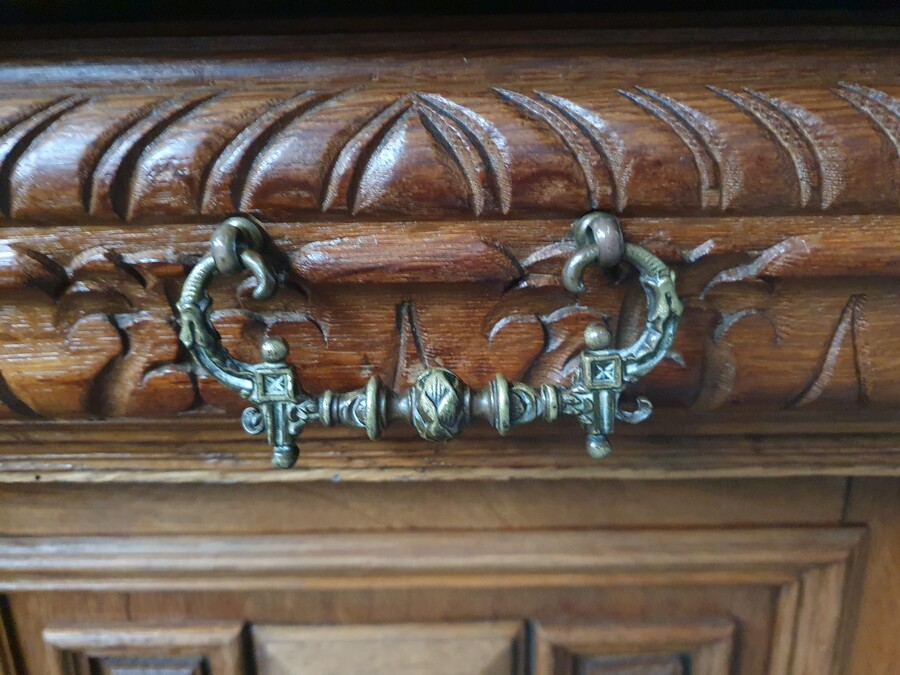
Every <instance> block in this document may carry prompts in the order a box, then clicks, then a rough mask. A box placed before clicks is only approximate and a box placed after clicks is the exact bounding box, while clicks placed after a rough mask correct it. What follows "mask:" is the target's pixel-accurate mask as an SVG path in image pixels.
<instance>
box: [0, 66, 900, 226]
mask: <svg viewBox="0 0 900 675" xmlns="http://www.w3.org/2000/svg"><path fill="white" fill-rule="evenodd" d="M560 67H561V66H560ZM573 79H574V78H573ZM572 86H573V85H572V84H567V83H565V82H559V83H554V85H553V86H550V85H549V84H548V83H546V82H543V83H541V85H540V88H535V87H531V88H529V87H525V88H510V87H499V86H497V87H493V88H491V87H481V88H477V89H475V88H473V89H471V90H467V91H465V92H463V93H452V94H450V93H446V92H440V91H436V92H429V93H423V92H404V91H398V90H385V89H383V88H377V87H376V88H372V87H357V88H352V87H351V88H345V89H323V90H308V89H307V88H306V87H305V86H302V85H294V86H291V85H290V84H289V83H282V84H279V85H278V86H272V87H269V88H263V87H260V86H251V87H249V88H247V87H246V86H242V87H238V88H236V89H234V90H231V89H210V88H208V87H199V86H198V87H193V88H185V87H175V88H169V89H166V88H163V89H161V90H153V92H150V93H148V92H147V91H145V90H136V91H130V92H129V91H124V92H123V91H115V92H113V93H103V92H98V91H96V90H93V89H86V90H84V91H78V90H77V89H76V90H75V91H74V92H73V90H72V89H71V88H67V89H66V90H60V91H55V92H53V91H51V92H41V93H40V94H35V95H32V94H30V93H28V92H27V91H26V92H23V91H22V90H21V89H16V90H14V91H5V92H3V91H0V167H2V172H0V181H2V184H0V211H2V214H3V216H5V217H6V218H8V219H11V220H14V221H32V222H54V223H56V222H63V221H79V220H81V219H83V218H85V217H90V218H92V219H94V220H99V221H104V220H106V221H110V222H118V221H128V222H131V221H142V222H148V221H153V222H160V221H166V220H173V219H184V218H191V217H209V218H214V217H224V216H227V215H228V214H230V213H231V212H233V211H236V210H240V211H244V212H251V213H254V214H256V215H258V216H259V217H261V218H263V219H266V220H273V219H294V218H297V217H300V216H308V215H309V214H326V216H327V217H330V218H337V219H340V218H343V217H346V216H347V215H353V216H357V217H359V216H367V217H401V216H407V217H414V218H416V219H442V218H453V217H459V216H460V215H465V216H469V217H471V216H475V217H507V216H515V217H528V216H532V217H533V216H538V215H563V216H571V215H575V214H577V213H581V212H584V211H585V210H588V209H597V208H599V209H605V210H610V211H615V212H619V213H621V212H624V213H626V214H628V215H653V214H659V215H663V214H680V215H685V214H691V213H696V214H701V213H743V214H754V213H762V212H766V213H769V214H773V213H794V212H799V211H823V210H824V211H835V212H848V211H851V210H852V211H853V212H855V213H896V212H898V211H900V181H898V178H897V175H898V174H897V171H898V163H900V89H898V88H897V87H896V86H891V87H882V86H879V87H872V86H864V85H863V84H855V83H845V82H840V81H834V82H832V83H830V84H829V85H828V86H813V87H796V86H795V87H791V88H777V87H764V88H759V89H756V88H748V87H743V86H741V83H740V82H737V83H735V84H734V86H730V87H723V86H718V85H716V86H713V85H710V86H707V87H694V88H691V87H684V86H677V87H674V88H672V87H660V88H659V89H655V88H649V87H644V86H636V87H632V88H621V89H616V88H609V87H588V88H583V87H582V88H579V89H573V88H572Z"/></svg>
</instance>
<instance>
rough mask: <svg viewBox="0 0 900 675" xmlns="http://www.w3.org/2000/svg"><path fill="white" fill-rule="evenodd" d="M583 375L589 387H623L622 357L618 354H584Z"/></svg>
mask: <svg viewBox="0 0 900 675" xmlns="http://www.w3.org/2000/svg"><path fill="white" fill-rule="evenodd" d="M582 359H583V361H582V367H583V373H582V377H583V379H584V383H585V385H586V386H587V387H588V389H621V388H622V359H621V358H619V356H618V355H616V354H603V355H598V354H591V353H589V352H585V353H584V355H583V356H582Z"/></svg>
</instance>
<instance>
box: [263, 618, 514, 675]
mask: <svg viewBox="0 0 900 675" xmlns="http://www.w3.org/2000/svg"><path fill="white" fill-rule="evenodd" d="M521 631H522V626H521V624H516V623H498V624H491V623H476V624H445V625H428V626H426V625H394V626H341V627H325V626H315V627H294V626H259V627H256V628H254V630H253V641H254V647H255V653H256V666H257V669H258V670H259V672H260V674H261V675H328V674H329V673H334V674H337V673H371V674H372V675H414V674H418V673H433V674H434V675H469V674H470V673H483V675H513V674H515V673H524V670H523V666H524V663H523V660H522V653H521V650H522V646H523V645H522V644H521V642H520V637H521Z"/></svg>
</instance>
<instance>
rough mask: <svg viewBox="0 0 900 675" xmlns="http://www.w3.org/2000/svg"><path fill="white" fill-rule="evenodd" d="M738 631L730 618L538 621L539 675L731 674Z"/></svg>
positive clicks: (535, 641) (535, 637) (536, 674)
mask: <svg viewBox="0 0 900 675" xmlns="http://www.w3.org/2000/svg"><path fill="white" fill-rule="evenodd" d="M735 633H736V626H735V625H734V622H733V621H732V620H731V619H730V618H722V619H719V620H709V621H705V622H702V623H690V622H680V623H671V624H652V623H607V624H570V625H554V624H544V623H538V622H535V624H534V626H533V638H532V644H533V649H534V675H607V674H608V675H613V674H615V675H632V674H634V675H651V674H652V675H687V674H690V675H729V674H730V673H731V672H732V658H733V652H734V639H735Z"/></svg>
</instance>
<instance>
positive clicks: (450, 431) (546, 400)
mask: <svg viewBox="0 0 900 675" xmlns="http://www.w3.org/2000/svg"><path fill="white" fill-rule="evenodd" d="M573 236H574V239H575V243H576V245H577V249H576V251H575V253H574V254H573V255H572V257H571V258H570V259H569V260H568V262H567V263H566V265H565V268H564V269H563V283H564V285H565V287H566V288H567V289H568V290H569V291H571V292H573V293H580V292H582V291H583V290H584V285H583V283H582V276H583V274H584V270H585V268H587V267H588V266H589V265H593V264H599V265H602V266H612V265H615V264H617V263H618V262H619V261H620V260H625V261H627V262H629V263H631V264H632V265H634V266H635V267H636V268H637V269H638V271H639V272H640V282H641V285H642V286H643V288H644V292H645V293H646V296H647V319H646V323H645V326H644V331H643V333H642V334H641V336H640V337H639V338H638V339H637V340H636V341H635V342H634V344H632V345H631V346H629V347H625V348H621V349H614V348H612V347H611V343H612V339H611V336H610V334H609V331H607V330H606V328H605V327H604V326H602V325H601V324H591V325H590V326H588V327H587V328H586V329H585V332H584V338H585V344H586V347H587V348H586V349H585V350H584V351H582V352H581V355H580V358H581V364H580V365H581V367H580V368H579V369H578V370H577V371H576V372H575V374H574V375H573V377H572V380H571V382H570V383H569V384H568V385H567V386H555V385H549V384H543V385H541V386H539V387H537V388H535V387H531V386H529V385H527V384H523V383H522V382H513V383H509V382H507V381H506V379H505V378H504V377H503V375H500V374H497V375H496V377H495V378H494V380H493V382H491V383H490V384H489V385H488V386H486V387H485V388H484V389H482V390H481V391H478V392H475V391H472V389H470V388H469V387H468V385H466V384H465V383H464V382H463V381H462V380H460V379H459V378H458V377H457V376H456V375H455V374H454V373H452V372H451V371H449V370H446V369H444V368H429V369H428V370H426V371H425V372H423V373H422V374H421V375H420V376H419V377H418V378H417V379H416V381H415V384H414V385H413V386H412V387H411V388H410V389H408V390H406V391H402V392H399V393H396V392H392V391H390V390H388V389H386V388H385V387H384V386H383V385H382V384H381V382H380V381H379V380H378V379H377V378H376V377H372V378H371V379H370V380H369V382H368V384H367V385H366V386H365V387H363V388H362V389H358V390H356V391H351V392H347V393H335V392H332V391H330V390H328V391H325V392H324V393H323V394H322V395H321V396H318V397H314V396H309V395H308V394H306V393H304V392H303V390H302V389H301V388H300V386H299V383H298V382H297V379H296V377H295V375H294V370H293V368H292V367H291V366H290V365H288V364H287V363H286V361H285V358H286V357H287V351H288V350H287V345H286V344H285V343H284V341H283V340H281V339H280V338H268V339H266V340H264V341H263V342H262V345H261V347H260V351H261V353H262V358H263V363H258V364H250V363H244V362H242V361H238V360H237V359H235V358H234V357H232V356H231V355H230V354H229V353H228V351H227V350H226V349H224V348H223V347H222V344H221V342H220V338H219V334H218V333H217V332H216V330H215V328H213V326H212V323H211V322H210V318H209V311H210V305H211V299H210V297H209V294H208V293H207V290H206V287H207V284H209V282H210V280H211V279H212V278H213V277H214V276H216V275H217V274H231V273H235V272H239V271H241V270H243V269H247V270H250V272H251V273H252V274H253V276H254V277H255V278H256V282H257V286H256V289H255V291H254V293H253V295H254V297H255V298H257V299H259V300H264V299H266V298H269V297H271V296H272V295H273V294H274V292H275V290H276V287H277V283H276V280H275V275H274V274H273V273H272V271H271V268H270V267H269V264H268V263H267V261H266V260H265V259H264V258H263V257H262V255H261V253H260V252H261V250H262V244H263V233H262V231H261V230H260V229H259V227H258V226H257V225H256V224H255V223H254V222H253V221H251V220H249V219H247V218H244V217H241V216H236V217H233V218H229V219H228V220H226V221H224V222H223V223H222V224H221V225H219V226H218V228H216V230H215V232H214V233H213V236H212V240H211V244H210V249H211V250H210V253H209V254H207V255H205V256H203V257H202V258H201V259H200V261H199V262H198V263H197V265H196V266H195V267H194V269H193V270H192V271H191V273H190V274H189V275H188V277H187V280H186V281H185V284H184V288H183V290H182V293H181V299H180V300H179V301H178V311H179V313H180V315H181V333H180V339H181V341H182V343H184V345H185V347H187V348H188V349H189V350H190V352H191V354H192V355H193V357H194V359H195V360H196V361H197V363H198V364H199V365H200V366H201V367H202V368H203V369H204V370H206V372H208V373H209V374H210V375H212V376H213V377H214V378H216V379H217V380H218V381H219V382H221V383H222V384H224V385H225V386H226V387H228V388H229V389H233V390H234V391H236V392H237V393H238V394H240V395H241V396H243V397H244V398H245V399H247V400H248V401H250V402H251V403H252V404H253V406H252V407H249V408H247V409H246V410H244V413H243V415H242V417H241V421H242V423H243V427H244V429H245V430H246V431H247V432H249V433H251V434H258V433H261V432H263V431H265V432H266V434H267V436H268V440H269V443H270V444H271V445H272V449H273V454H272V463H273V464H274V465H275V466H276V467H279V468H289V467H291V466H292V465H293V464H294V462H295V461H296V460H297V457H298V454H299V450H298V448H297V444H296V439H297V436H299V434H300V432H301V431H302V430H303V427H304V426H306V425H307V424H311V423H313V422H318V423H320V424H322V425H324V426H326V427H331V426H335V425H338V424H343V425H346V426H352V427H359V428H362V429H365V430H366V433H367V434H368V436H369V438H370V439H372V440H374V439H376V438H378V436H379V435H380V434H381V432H382V430H383V429H384V428H385V427H386V426H387V425H388V424H390V423H391V422H394V421H398V420H404V421H406V422H408V423H410V424H412V425H413V426H414V427H415V428H416V430H417V431H418V432H419V435H420V436H421V437H422V438H425V439H427V440H430V441H445V440H449V439H451V438H455V437H456V436H458V435H459V434H460V432H461V431H462V429H463V428H464V427H466V426H467V425H468V424H470V423H471V422H472V420H473V419H475V418H481V419H484V420H487V421H488V422H489V423H490V424H491V425H492V426H493V427H494V428H495V429H496V430H497V431H498V432H499V433H500V434H501V435H502V434H506V433H507V432H508V431H509V429H510V428H511V427H512V426H513V425H517V424H526V423H528V422H532V421H534V420H536V419H538V418H541V419H543V420H546V421H548V422H552V421H553V420H555V419H556V418H557V417H559V415H573V416H575V417H576V418H577V419H578V421H579V422H580V423H581V426H582V427H583V428H584V429H585V431H586V433H587V450H588V453H590V455H591V456H592V457H604V456H606V455H607V454H608V453H609V452H610V444H609V439H608V436H609V435H610V434H611V433H612V431H613V425H614V422H615V420H617V419H618V420H622V421H623V422H628V423H630V424H636V423H638V422H642V421H643V420H645V419H647V417H649V415H650V413H651V411H652V409H653V406H652V405H651V403H650V401H649V400H647V399H646V398H643V397H638V398H637V407H636V408H635V409H634V410H625V409H622V408H620V407H619V398H620V396H621V394H622V391H623V390H624V387H625V384H626V383H628V382H636V381H637V380H638V379H640V378H641V377H642V376H643V375H645V374H646V373H648V372H649V371H650V370H652V369H653V367H654V366H655V365H656V364H657V363H659V362H660V361H661V360H662V358H663V357H664V356H665V355H666V353H667V351H668V350H669V348H670V347H671V345H672V342H673V340H674V339H675V331H676V330H677V328H678V321H679V319H680V318H681V312H682V307H681V302H680V301H679V299H678V296H677V295H676V294H675V275H674V273H673V272H672V271H671V270H670V269H669V268H668V267H666V265H664V264H663V263H662V262H661V261H660V260H659V259H658V258H656V257H655V256H654V255H653V254H651V253H650V252H649V251H647V250H646V249H643V248H641V247H640V246H635V245H633V244H628V243H625V242H624V240H623V238H622V232H621V230H620V229H619V223H618V221H617V220H616V219H615V218H614V217H613V216H611V215H609V214H606V213H599V212H594V213H589V214H588V215H586V216H584V217H582V218H581V219H579V220H578V221H576V223H575V226H574V231H573Z"/></svg>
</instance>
